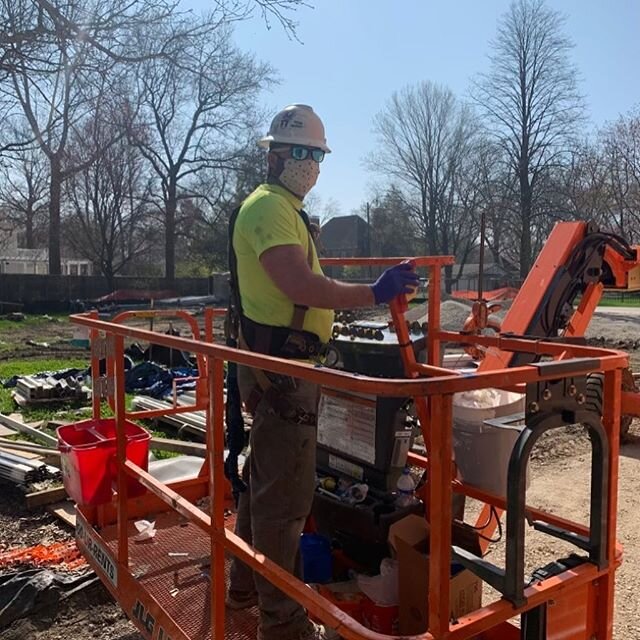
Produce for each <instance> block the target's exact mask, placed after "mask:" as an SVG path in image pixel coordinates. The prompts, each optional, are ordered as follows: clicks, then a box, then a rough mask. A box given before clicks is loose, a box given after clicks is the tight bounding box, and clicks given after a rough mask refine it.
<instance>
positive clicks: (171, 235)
mask: <svg viewBox="0 0 640 640" xmlns="http://www.w3.org/2000/svg"><path fill="white" fill-rule="evenodd" d="M176 196H177V189H176V185H175V182H173V181H172V182H170V184H169V188H168V189H167V202H166V206H165V219H164V232H165V238H164V277H165V278H166V280H167V282H168V283H172V282H173V281H174V280H175V277H176V209H177V205H178V203H177V197H176Z"/></svg>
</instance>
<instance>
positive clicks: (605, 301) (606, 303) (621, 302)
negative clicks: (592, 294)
mask: <svg viewBox="0 0 640 640" xmlns="http://www.w3.org/2000/svg"><path fill="white" fill-rule="evenodd" d="M598 306H599V307H640V297H639V298H618V299H615V298H602V300H600V302H599V303H598Z"/></svg>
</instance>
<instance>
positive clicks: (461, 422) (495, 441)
mask: <svg viewBox="0 0 640 640" xmlns="http://www.w3.org/2000/svg"><path fill="white" fill-rule="evenodd" d="M524 401H525V397H524V395H523V394H519V393H513V392H510V391H503V390H502V389H477V390H473V391H469V392H464V393H457V394H455V395H454V396H453V448H454V454H455V460H456V465H457V467H458V470H459V471H460V475H461V476H462V479H463V480H464V482H466V483H467V484H470V485H472V486H474V487H477V488H478V489H482V490H484V491H487V492H488V493H493V494H495V495H498V496H505V495H506V492H507V472H508V467H509V459H510V457H511V452H512V451H513V447H514V445H515V443H516V440H517V439H518V436H519V435H520V431H521V429H522V427H519V426H510V427H506V428H505V427H497V426H494V425H491V424H487V423H486V422H485V421H486V420H491V419H493V418H500V417H504V416H509V415H513V414H517V413H521V412H522V411H523V410H524Z"/></svg>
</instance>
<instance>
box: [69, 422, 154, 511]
mask: <svg viewBox="0 0 640 640" xmlns="http://www.w3.org/2000/svg"><path fill="white" fill-rule="evenodd" d="M124 431H125V436H126V439H127V459H128V460H131V462H133V463H135V464H137V465H138V466H139V467H142V468H143V469H145V471H146V469H147V467H148V461H149V440H150V439H151V436H150V434H149V433H148V432H147V431H145V429H143V428H142V427H140V426H139V425H137V424H135V423H134V422H129V421H128V420H126V421H125V423H124ZM58 449H59V451H60V453H61V456H60V462H61V469H62V479H63V481H64V487H65V489H66V491H67V493H68V494H69V496H70V497H71V498H73V500H75V501H76V502H77V503H78V504H80V505H97V504H105V503H107V502H110V501H111V496H112V491H113V489H114V488H115V483H116V481H117V466H116V460H115V456H116V422H115V418H103V419H101V420H94V419H91V420H83V421H82V422H76V423H74V424H68V425H64V426H62V427H58ZM144 491H145V489H144V487H143V486H142V485H141V484H140V483H139V482H137V481H136V480H134V479H133V478H127V496H128V497H135V496H139V495H141V494H142V493H144Z"/></svg>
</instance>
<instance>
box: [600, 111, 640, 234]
mask: <svg viewBox="0 0 640 640" xmlns="http://www.w3.org/2000/svg"><path fill="white" fill-rule="evenodd" d="M601 146H602V162H603V163H604V166H605V171H606V177H607V182H608V186H609V195H610V206H609V220H610V224H611V226H613V227H614V228H615V229H616V231H617V232H618V233H620V234H621V235H623V236H625V237H627V238H628V239H630V240H631V239H634V240H636V241H637V240H638V239H639V238H640V109H636V110H635V111H632V112H631V113H629V114H628V115H626V116H622V117H620V118H619V119H618V120H617V121H616V122H615V123H613V124H612V125H609V126H608V127H605V128H604V130H603V131H602V133H601Z"/></svg>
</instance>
